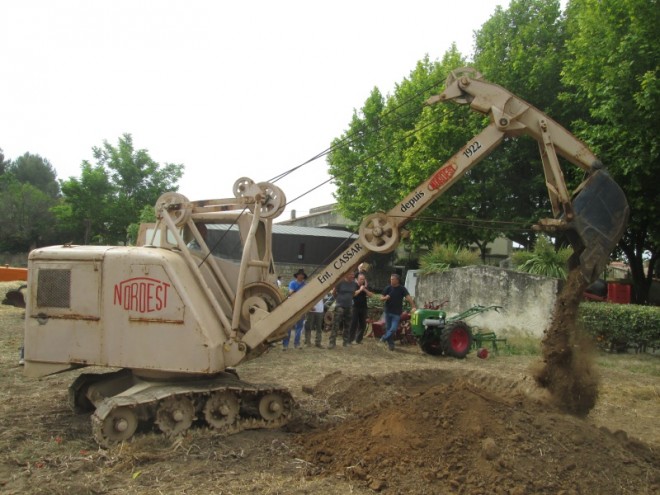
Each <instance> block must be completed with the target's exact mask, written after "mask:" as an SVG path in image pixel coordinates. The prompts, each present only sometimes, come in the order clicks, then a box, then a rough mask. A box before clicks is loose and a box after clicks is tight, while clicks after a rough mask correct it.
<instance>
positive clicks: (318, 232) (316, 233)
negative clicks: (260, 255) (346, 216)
mask: <svg viewBox="0 0 660 495" xmlns="http://www.w3.org/2000/svg"><path fill="white" fill-rule="evenodd" d="M206 227H207V228H208V229H209V230H227V228H229V227H231V230H237V229H238V227H237V226H236V225H228V224H206ZM276 234H277V235H298V236H307V237H332V238H339V239H351V238H357V234H353V233H351V232H347V231H345V230H335V229H326V228H320V227H300V226H297V225H282V224H278V223H274V224H273V235H276Z"/></svg>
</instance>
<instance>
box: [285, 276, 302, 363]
mask: <svg viewBox="0 0 660 495" xmlns="http://www.w3.org/2000/svg"><path fill="white" fill-rule="evenodd" d="M305 280H307V274H306V273H305V270H303V269H302V268H301V269H300V270H298V271H297V272H296V273H294V274H293V280H292V281H291V282H289V297H293V295H294V294H295V293H296V292H298V291H299V290H300V289H302V288H303V287H304V286H305ZM304 323H305V315H303V316H302V317H301V318H300V320H298V321H297V322H296V324H295V326H294V328H295V330H296V333H295V336H294V339H293V346H294V347H295V348H296V349H302V347H301V346H300V336H301V335H302V330H303V324H304ZM290 339H291V329H289V332H288V333H287V335H286V337H285V338H284V339H282V350H283V351H286V350H287V349H288V348H289V340H290Z"/></svg>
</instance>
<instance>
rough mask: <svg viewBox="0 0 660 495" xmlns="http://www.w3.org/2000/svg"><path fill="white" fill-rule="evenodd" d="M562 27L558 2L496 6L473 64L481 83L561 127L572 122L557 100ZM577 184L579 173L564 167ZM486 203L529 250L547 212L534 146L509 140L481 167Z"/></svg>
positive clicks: (525, 0)
mask: <svg viewBox="0 0 660 495" xmlns="http://www.w3.org/2000/svg"><path fill="white" fill-rule="evenodd" d="M565 39H566V35H565V26H564V21H563V18H562V16H561V11H560V5H559V1H558V0H512V1H511V3H510V5H509V8H508V9H502V8H501V7H498V8H497V9H496V11H495V13H494V14H493V15H492V16H491V17H490V19H488V21H486V22H485V23H484V24H483V26H481V28H480V29H479V31H478V32H477V33H476V35H475V54H474V65H475V67H476V68H477V69H478V70H479V71H480V72H481V73H482V74H483V75H484V77H485V79H486V80H488V81H490V82H494V83H497V84H499V85H501V86H502V87H504V88H506V89H507V90H508V91H510V92H512V93H513V94H515V95H516V96H518V97H520V98H522V99H524V100H526V101H528V102H529V103H531V104H533V105H534V106H536V107H537V108H540V109H541V110H542V111H543V112H544V113H546V114H548V115H550V116H551V117H553V118H554V119H555V120H557V121H558V122H560V123H563V124H567V123H569V122H570V118H569V116H568V115H567V111H566V110H565V108H564V107H565V105H563V104H562V102H560V101H559V100H558V98H557V96H558V94H559V93H560V92H561V91H562V90H563V88H564V86H563V85H562V82H561V70H562V63H563V60H564V59H565V53H566V50H565V48H564V44H565ZM566 164H567V162H566V163H565V164H564V165H566ZM563 168H564V173H565V177H566V179H567V180H568V181H569V182H575V184H574V185H577V181H576V180H575V179H577V177H578V172H579V169H577V168H576V167H573V166H572V165H571V164H568V167H566V166H564V167H563ZM481 170H483V171H484V174H485V175H484V176H482V179H481V180H483V181H487V182H489V183H490V184H489V185H488V186H485V187H487V191H488V196H487V197H488V198H490V199H491V200H492V201H494V202H495V203H496V205H495V208H494V211H493V213H494V215H493V218H494V219H497V220H502V221H509V222H511V226H512V228H510V229H506V230H505V234H506V236H507V237H509V238H510V239H512V240H514V241H516V242H517V243H519V244H521V245H523V246H525V247H531V246H532V245H533V244H534V241H535V234H534V233H532V232H531V231H530V230H529V229H524V228H521V226H530V225H532V224H533V223H535V222H536V221H537V220H538V219H540V218H544V217H548V216H549V212H550V211H551V207H550V202H549V197H548V192H547V189H546V187H545V181H544V177H543V166H542V162H541V157H540V154H539V149H538V145H537V143H536V141H535V140H533V139H531V138H529V137H525V136H523V137H520V138H518V139H516V140H507V141H506V142H505V143H504V144H503V146H501V147H500V149H498V150H497V151H495V152H494V153H493V154H492V155H491V156H490V157H489V158H487V159H486V162H485V163H484V164H482V166H481Z"/></svg>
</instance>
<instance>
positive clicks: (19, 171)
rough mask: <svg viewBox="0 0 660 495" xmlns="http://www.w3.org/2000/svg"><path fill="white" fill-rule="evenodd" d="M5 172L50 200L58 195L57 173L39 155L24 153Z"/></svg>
mask: <svg viewBox="0 0 660 495" xmlns="http://www.w3.org/2000/svg"><path fill="white" fill-rule="evenodd" d="M7 171H8V172H9V173H12V174H13V175H14V177H16V179H17V180H18V181H19V182H21V183H27V184H32V185H33V186H34V187H36V188H37V189H39V190H40V191H42V192H43V193H45V194H46V195H48V196H50V197H51V198H56V197H58V196H59V194H60V185H59V183H58V182H57V172H56V171H55V169H54V168H53V166H52V165H51V164H50V162H49V161H48V160H46V159H45V158H42V157H41V156H39V155H33V154H30V153H25V154H24V155H22V156H19V157H18V158H16V160H14V161H13V162H12V163H11V164H10V165H9V166H8V167H7Z"/></svg>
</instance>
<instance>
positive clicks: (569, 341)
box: [534, 269, 598, 416]
mask: <svg viewBox="0 0 660 495" xmlns="http://www.w3.org/2000/svg"><path fill="white" fill-rule="evenodd" d="M587 285H588V284H587V283H586V281H585V280H584V278H583V277H582V274H581V273H580V271H579V270H577V269H575V270H572V271H571V272H570V273H569V275H568V278H567V280H566V284H565V285H564V288H563V289H562V291H561V293H560V294H559V296H558V297H557V301H556V303H555V308H554V313H553V319H552V323H551V325H550V328H548V330H547V331H546V334H545V337H544V338H543V342H542V344H541V346H542V354H543V363H540V366H539V369H538V370H536V371H535V373H534V375H535V378H536V381H537V383H538V384H539V385H540V386H542V387H544V388H547V389H548V390H549V391H550V393H551V394H552V397H553V398H554V400H555V401H556V403H557V405H558V406H559V407H560V408H561V409H563V410H564V411H566V412H568V413H570V414H574V415H576V416H586V415H587V414H589V411H591V409H592V408H593V407H594V406H595V405H596V399H597V398H598V374H597V372H596V370H595V369H594V363H593V354H592V346H591V345H590V344H589V341H588V339H587V338H585V337H583V336H582V333H581V331H580V329H579V328H578V325H577V315H578V307H579V305H580V301H581V300H582V297H583V296H582V294H583V292H584V290H585V288H586V287H587Z"/></svg>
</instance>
